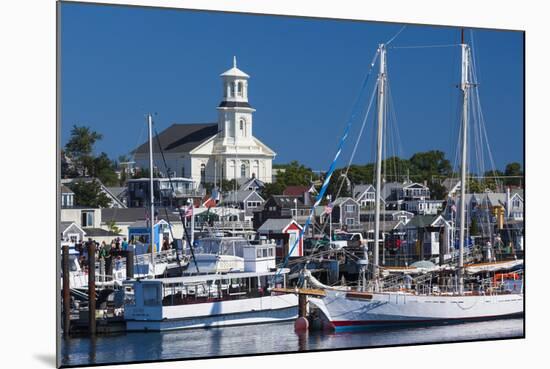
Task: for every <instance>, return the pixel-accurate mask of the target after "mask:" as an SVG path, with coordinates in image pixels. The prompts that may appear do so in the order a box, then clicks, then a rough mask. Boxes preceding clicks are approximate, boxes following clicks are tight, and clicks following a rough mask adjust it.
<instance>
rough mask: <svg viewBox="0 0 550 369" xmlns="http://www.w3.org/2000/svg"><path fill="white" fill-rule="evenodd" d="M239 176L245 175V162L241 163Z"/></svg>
mask: <svg viewBox="0 0 550 369" xmlns="http://www.w3.org/2000/svg"><path fill="white" fill-rule="evenodd" d="M241 177H242V178H244V177H246V165H245V164H242V165H241Z"/></svg>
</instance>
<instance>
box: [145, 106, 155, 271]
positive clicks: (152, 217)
mask: <svg viewBox="0 0 550 369" xmlns="http://www.w3.org/2000/svg"><path fill="white" fill-rule="evenodd" d="M147 124H148V126H149V203H150V206H151V208H150V213H149V227H150V230H149V231H150V235H149V240H150V243H151V264H152V265H153V271H154V268H155V231H154V229H155V201H154V199H155V196H154V193H153V116H152V115H151V114H148V115H147Z"/></svg>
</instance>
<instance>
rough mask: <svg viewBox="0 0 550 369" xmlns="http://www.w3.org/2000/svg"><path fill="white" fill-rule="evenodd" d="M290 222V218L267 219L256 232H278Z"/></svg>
mask: <svg viewBox="0 0 550 369" xmlns="http://www.w3.org/2000/svg"><path fill="white" fill-rule="evenodd" d="M291 222H292V218H277V219H273V218H271V219H268V220H266V221H265V222H264V224H262V225H261V226H260V228H258V232H260V233H262V232H276V233H280V232H282V231H283V229H284V228H285V227H286V226H287V225H289V224H290V223H291Z"/></svg>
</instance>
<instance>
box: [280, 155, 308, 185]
mask: <svg viewBox="0 0 550 369" xmlns="http://www.w3.org/2000/svg"><path fill="white" fill-rule="evenodd" d="M283 168H284V169H285V170H284V171H280V172H279V173H278V174H277V182H279V183H281V184H283V185H284V186H285V187H286V186H307V185H309V184H310V183H311V181H312V180H315V179H316V178H317V176H316V175H315V173H313V171H312V170H311V169H310V168H307V167H305V166H304V165H302V164H300V163H298V162H297V161H296V160H294V161H291V162H290V163H289V164H287V165H285V166H284V167H283Z"/></svg>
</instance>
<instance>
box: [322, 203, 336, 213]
mask: <svg viewBox="0 0 550 369" xmlns="http://www.w3.org/2000/svg"><path fill="white" fill-rule="evenodd" d="M333 206H334V205H333V204H332V202H329V203H328V204H327V205H326V206H325V211H324V213H325V214H330V213H332V207H333Z"/></svg>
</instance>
